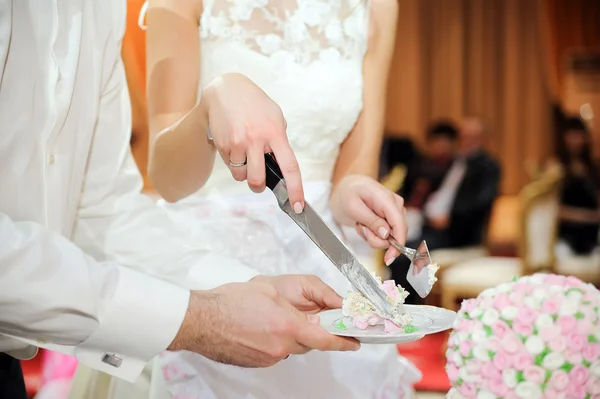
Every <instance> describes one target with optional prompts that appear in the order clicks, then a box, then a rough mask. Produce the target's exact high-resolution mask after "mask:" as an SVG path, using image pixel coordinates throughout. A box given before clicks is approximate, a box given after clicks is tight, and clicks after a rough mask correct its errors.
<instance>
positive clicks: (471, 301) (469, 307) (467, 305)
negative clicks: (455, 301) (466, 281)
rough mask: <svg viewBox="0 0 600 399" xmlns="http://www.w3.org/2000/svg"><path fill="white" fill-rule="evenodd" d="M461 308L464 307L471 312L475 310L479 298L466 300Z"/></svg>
mask: <svg viewBox="0 0 600 399" xmlns="http://www.w3.org/2000/svg"><path fill="white" fill-rule="evenodd" d="M461 308H462V309H464V311H465V312H467V313H471V312H472V311H473V310H475V308H477V299H466V300H464V301H463V302H462V306H461Z"/></svg>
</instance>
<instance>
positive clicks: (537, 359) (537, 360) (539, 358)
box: [533, 348, 551, 366]
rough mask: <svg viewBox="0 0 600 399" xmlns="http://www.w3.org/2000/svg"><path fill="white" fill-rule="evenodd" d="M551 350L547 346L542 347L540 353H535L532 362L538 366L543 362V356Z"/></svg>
mask: <svg viewBox="0 0 600 399" xmlns="http://www.w3.org/2000/svg"><path fill="white" fill-rule="evenodd" d="M550 352H551V350H550V349H549V348H544V350H543V351H542V353H540V354H539V355H536V357H535V358H534V360H533V361H534V363H535V364H537V365H538V366H541V365H542V363H543V362H544V358H545V357H546V355H548V354H549V353H550Z"/></svg>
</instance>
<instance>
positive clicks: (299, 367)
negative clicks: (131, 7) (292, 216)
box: [159, 0, 420, 399]
mask: <svg viewBox="0 0 600 399" xmlns="http://www.w3.org/2000/svg"><path fill="white" fill-rule="evenodd" d="M368 10H369V2H368V1H360V0H280V1H276V0H205V1H204V10H203V14H202V18H201V24H200V35H201V71H200V76H201V86H202V87H203V86H204V85H206V84H208V83H209V82H211V81H212V80H213V79H215V78H216V77H218V76H219V75H221V74H223V73H227V72H238V73H241V74H243V75H246V76H247V77H248V78H250V79H251V80H252V81H254V82H255V83H256V84H257V85H258V86H260V87H261V88H262V89H263V90H264V91H265V92H266V93H267V94H268V95H269V96H270V97H271V98H272V99H273V100H274V101H275V102H276V103H277V104H279V106H280V107H281V108H282V110H283V113H284V116H285V118H286V120H287V124H288V128H287V133H288V137H289V140H290V143H291V145H292V147H293V149H294V151H295V154H296V156H297V158H298V161H299V163H300V168H301V172H302V177H303V181H304V184H305V195H306V200H307V201H308V202H309V203H311V205H313V206H314V207H315V208H316V209H317V211H318V212H320V214H321V215H322V216H323V217H324V218H325V219H326V221H328V222H329V223H330V224H331V226H335V224H334V223H333V220H332V218H331V211H330V209H329V204H328V199H329V194H330V187H331V184H330V181H331V177H332V173H333V169H334V166H335V164H336V160H337V157H338V154H339V151H340V145H341V144H342V142H343V141H344V140H345V139H346V136H347V135H348V134H349V132H350V131H351V130H352V128H353V126H354V124H355V123H356V120H357V118H358V116H359V114H360V112H361V109H362V87H363V79H362V63H363V57H364V54H365V52H366V47H367V38H368V22H369V15H368ZM164 206H165V207H166V208H167V209H169V210H170V211H171V214H172V215H173V216H174V217H178V218H181V219H182V223H183V222H184V220H185V221H187V222H188V223H189V220H190V218H196V219H197V222H198V224H197V226H198V227H197V231H196V234H198V239H199V240H202V239H204V240H206V236H205V234H206V233H205V232H206V231H210V234H211V237H212V239H211V245H213V243H220V244H217V245H219V246H220V249H221V251H222V252H223V253H226V254H229V255H230V256H232V257H235V258H237V259H240V260H242V261H243V262H245V263H247V264H248V265H250V266H251V267H253V268H255V269H257V270H259V271H260V272H261V273H262V274H267V275H272V274H283V273H306V274H315V275H317V276H319V277H321V278H322V279H323V280H324V281H325V282H327V283H328V284H330V285H331V286H332V287H334V288H335V289H336V290H337V292H338V293H340V294H341V295H344V294H345V293H346V292H347V289H348V282H347V280H345V278H344V277H343V276H342V275H341V274H340V273H339V272H338V271H337V270H336V269H335V267H333V266H332V265H331V264H330V262H329V261H328V260H327V259H326V258H325V256H324V255H323V254H322V253H320V252H319V250H318V249H317V248H316V247H315V246H314V244H313V243H312V242H311V241H310V240H309V239H308V238H307V237H306V236H305V235H304V234H303V232H302V231H301V230H300V229H299V228H298V227H297V226H296V225H295V224H294V223H293V222H291V220H289V219H288V217H287V216H286V215H285V214H283V213H282V212H281V211H279V209H278V208H277V204H276V202H275V198H274V196H273V194H272V193H271V192H269V191H268V190H267V191H266V192H264V193H262V194H258V195H257V194H254V193H252V192H251V191H250V190H249V189H248V187H247V185H246V183H238V182H236V181H234V180H233V178H232V177H231V173H230V171H229V169H228V168H227V167H226V165H225V164H224V163H223V161H222V160H221V159H217V161H216V163H215V167H214V170H213V173H212V175H211V178H210V179H209V181H208V182H207V184H206V185H205V186H204V187H203V188H202V189H201V190H200V191H199V192H198V193H197V194H195V195H193V196H191V197H189V198H187V199H186V200H183V201H181V202H179V203H177V204H174V205H167V204H164ZM349 232H350V233H353V231H352V230H349ZM350 235H351V234H347V235H346V237H347V238H349V236H350ZM203 237H204V238H203ZM355 237H356V238H358V236H357V235H355ZM352 241H359V240H358V239H357V240H352ZM352 244H353V243H352V242H351V243H350V246H351V247H352V248H353V249H354V250H355V251H357V252H359V254H362V255H363V258H365V259H366V258H367V254H368V253H369V251H368V250H366V249H365V248H366V245H360V244H358V243H354V244H355V245H352ZM215 266H216V267H218V265H215ZM159 362H160V365H161V367H162V369H163V376H164V383H165V384H166V388H167V390H168V391H169V392H170V393H171V395H173V397H174V398H181V399H183V398H186V399H188V398H190V399H191V398H195V399H196V398H197V399H227V398H230V399H233V398H244V399H267V398H273V399H275V398H277V399H281V398H288V399H292V398H298V399H309V398H347V399H349V398H356V399H359V398H360V399H365V398H400V397H409V396H410V395H411V392H412V388H411V387H412V383H414V382H415V381H416V380H418V379H419V377H420V374H419V372H418V371H417V370H416V369H414V367H413V366H412V365H411V364H410V363H409V362H408V361H406V360H405V359H403V358H401V357H400V356H399V355H398V354H397V351H396V348H395V347H394V346H368V345H365V346H364V347H363V348H362V349H361V350H360V351H358V352H356V353H321V352H312V353H309V354H307V355H303V356H292V357H290V358H289V359H287V360H285V361H282V362H281V363H280V364H278V365H276V366H274V367H272V368H268V369H240V368H236V367H232V366H226V365H222V364H217V363H215V362H212V361H209V360H207V359H205V358H203V357H201V356H198V355H196V354H192V353H186V352H181V353H166V354H164V355H163V356H161V357H160V361H159Z"/></svg>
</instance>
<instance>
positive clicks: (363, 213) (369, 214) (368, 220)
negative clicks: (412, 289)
mask: <svg viewBox="0 0 600 399" xmlns="http://www.w3.org/2000/svg"><path fill="white" fill-rule="evenodd" d="M369 195H370V194H369ZM352 200H353V201H352V202H351V204H350V206H349V207H348V217H349V218H350V219H352V220H354V221H356V223H357V224H360V225H361V226H362V227H361V230H362V231H361V232H360V233H359V234H360V235H361V237H363V238H364V239H365V240H366V241H367V242H368V243H369V245H370V246H371V247H373V248H387V247H388V246H389V243H388V242H387V238H388V237H389V236H390V227H389V226H388V224H387V223H386V221H385V220H384V219H382V218H381V217H380V216H379V215H377V214H376V213H375V212H373V210H372V209H371V208H370V207H369V203H367V202H365V201H364V200H363V197H362V194H360V193H359V195H358V198H353V199H352Z"/></svg>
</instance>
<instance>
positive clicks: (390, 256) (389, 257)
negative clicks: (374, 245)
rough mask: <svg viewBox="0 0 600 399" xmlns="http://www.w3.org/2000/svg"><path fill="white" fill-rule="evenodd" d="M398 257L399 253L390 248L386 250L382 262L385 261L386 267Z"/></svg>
mask: <svg viewBox="0 0 600 399" xmlns="http://www.w3.org/2000/svg"><path fill="white" fill-rule="evenodd" d="M398 256H400V251H398V250H397V249H396V248H394V247H392V246H390V247H389V248H388V250H387V251H385V255H384V256H383V260H384V261H385V264H386V266H389V265H391V264H392V263H394V261H395V260H396V258H397V257H398Z"/></svg>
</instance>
